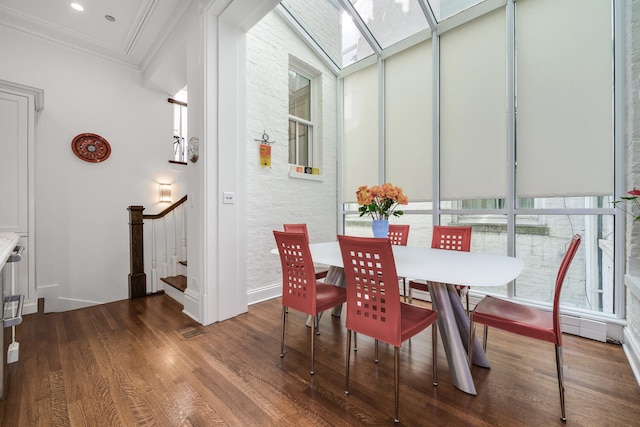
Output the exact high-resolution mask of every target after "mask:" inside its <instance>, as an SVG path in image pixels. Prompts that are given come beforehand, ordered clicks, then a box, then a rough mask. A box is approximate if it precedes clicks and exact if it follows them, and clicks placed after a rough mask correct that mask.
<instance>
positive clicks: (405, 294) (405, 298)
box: [402, 277, 407, 302]
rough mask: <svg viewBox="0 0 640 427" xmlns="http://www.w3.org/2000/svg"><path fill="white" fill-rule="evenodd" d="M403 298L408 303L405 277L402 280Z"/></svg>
mask: <svg viewBox="0 0 640 427" xmlns="http://www.w3.org/2000/svg"><path fill="white" fill-rule="evenodd" d="M402 296H403V297H404V302H407V279H406V278H405V277H403V278H402Z"/></svg>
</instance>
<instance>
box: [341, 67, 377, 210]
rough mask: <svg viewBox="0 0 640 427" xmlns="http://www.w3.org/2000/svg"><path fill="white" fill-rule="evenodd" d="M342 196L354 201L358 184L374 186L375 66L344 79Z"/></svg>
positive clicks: (348, 200)
mask: <svg viewBox="0 0 640 427" xmlns="http://www.w3.org/2000/svg"><path fill="white" fill-rule="evenodd" d="M342 152H343V172H344V174H343V181H342V182H343V187H342V188H343V198H344V201H345V202H355V201H356V191H357V190H358V187H360V186H361V185H368V186H372V185H378V184H380V182H379V179H378V67H377V65H374V66H371V67H367V68H365V69H363V70H360V71H358V72H356V73H354V74H351V75H349V76H347V77H345V78H344V137H343V151H342Z"/></svg>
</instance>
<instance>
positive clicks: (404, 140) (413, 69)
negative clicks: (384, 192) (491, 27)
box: [385, 40, 433, 202]
mask: <svg viewBox="0 0 640 427" xmlns="http://www.w3.org/2000/svg"><path fill="white" fill-rule="evenodd" d="M431 51H432V48H431V40H429V41H427V42H423V43H421V44H419V45H417V46H415V47H413V48H411V49H407V50H405V51H403V52H402V53H400V54H397V55H394V56H392V57H390V58H388V59H387V60H386V67H385V70H386V72H385V74H386V88H385V102H386V110H385V111H386V140H385V141H386V173H387V179H386V181H388V182H391V183H393V184H394V185H397V186H399V187H402V189H403V190H404V193H405V194H406V195H407V196H408V197H409V200H410V201H412V202H417V201H430V200H431V199H432V194H431V193H432V191H431V189H432V181H433V179H432V176H433V175H432V173H431V172H432V167H431V159H432V157H433V156H432V151H433V150H432V143H431V141H432V137H431V131H432V116H431V112H432V89H431V88H432V65H431V64H432V58H431Z"/></svg>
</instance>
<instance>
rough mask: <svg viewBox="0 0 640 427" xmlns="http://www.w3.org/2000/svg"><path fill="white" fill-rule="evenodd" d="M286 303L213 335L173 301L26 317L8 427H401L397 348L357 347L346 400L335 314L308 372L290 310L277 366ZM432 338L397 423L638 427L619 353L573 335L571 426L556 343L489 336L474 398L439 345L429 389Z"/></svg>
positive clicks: (414, 344) (568, 348)
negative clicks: (459, 385)
mask: <svg viewBox="0 0 640 427" xmlns="http://www.w3.org/2000/svg"><path fill="white" fill-rule="evenodd" d="M280 313H281V305H280V300H279V299H276V300H271V301H267V302H264V303H260V304H257V305H254V306H251V307H250V308H249V312H248V313H247V314H243V315H240V316H238V317H236V318H234V319H230V320H227V321H224V322H220V323H217V324H213V325H210V326H206V327H203V326H201V325H199V324H197V323H195V322H193V321H192V320H191V319H189V318H188V317H187V316H185V315H184V314H182V313H181V306H179V305H178V304H177V303H175V302H174V301H173V300H172V299H170V298H169V297H168V296H166V295H157V296H153V297H147V298H143V299H137V300H125V301H119V302H115V303H111V304H105V305H101V306H97V307H92V308H87V309H82V310H75V311H70V312H65V313H53V314H46V315H43V314H33V315H28V316H25V319H24V322H23V324H22V325H21V326H19V327H18V331H17V340H18V341H19V342H20V353H19V356H20V360H19V361H18V362H17V363H14V364H11V365H9V371H10V378H9V391H8V396H7V399H6V400H5V401H4V402H0V419H1V420H2V422H1V425H2V426H12V427H13V426H41V425H50V426H151V425H156V426H218V425H219V426H289V425H291V426H294V425H295V426H348V425H353V426H358V425H393V418H392V416H393V388H392V384H393V370H392V369H393V348H389V346H387V345H384V344H381V345H380V362H379V363H378V364H377V365H376V364H375V363H374V362H373V341H372V340H370V339H368V338H366V337H364V336H359V337H358V352H357V354H356V355H355V356H352V363H353V365H352V367H351V394H350V395H349V396H345V395H344V348H345V339H346V331H345V329H344V323H343V321H341V320H340V319H337V318H332V317H331V316H329V315H327V316H325V317H324V318H323V319H322V321H321V323H320V326H321V335H320V336H318V337H317V339H316V374H315V375H314V376H311V375H310V374H309V333H308V332H309V330H308V329H307V328H306V327H305V326H304V318H305V317H304V315H302V314H300V313H298V312H296V311H293V310H290V313H289V316H290V317H289V322H288V327H287V335H286V338H285V345H286V347H285V352H286V354H285V357H284V358H280V348H279V346H280ZM430 333H431V332H430V330H429V329H427V330H426V331H425V332H423V333H421V334H420V335H418V336H417V337H415V338H413V339H412V340H411V341H410V342H407V343H405V344H404V346H403V348H402V351H401V359H400V376H401V386H400V424H401V425H408V426H423V425H436V426H554V425H558V426H562V425H566V426H632V425H640V387H639V386H638V383H637V382H636V380H635V379H634V376H633V374H632V372H631V368H630V367H629V364H628V362H627V360H626V358H625V356H624V353H623V350H622V348H621V347H620V346H618V345H614V344H604V343H600V342H595V341H590V340H586V339H583V338H577V337H574V336H569V335H567V336H565V341H564V360H565V383H566V405H567V417H568V421H567V423H566V424H565V423H562V422H561V421H560V419H559V418H560V407H559V406H560V405H559V398H558V386H557V380H556V373H555V360H554V351H553V346H552V345H550V344H548V345H547V344H544V343H539V342H537V341H532V340H528V339H525V338H520V337H517V336H514V335H511V334H506V333H503V332H500V331H497V330H490V332H489V349H488V353H487V354H488V357H489V360H490V361H491V363H492V368H491V369H482V368H475V369H474V378H475V381H476V387H477V390H478V395H477V396H470V395H467V394H465V393H463V392H461V391H459V390H457V389H456V388H454V387H453V385H452V384H451V377H450V375H449V372H448V366H447V360H446V358H445V354H444V350H443V349H442V347H441V343H440V345H439V354H438V368H439V369H438V383H439V385H438V386H437V387H434V386H433V385H432V384H431V366H432V364H431V356H430V353H431V344H430V343H431V341H430Z"/></svg>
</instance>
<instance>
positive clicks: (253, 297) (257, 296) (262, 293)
mask: <svg viewBox="0 0 640 427" xmlns="http://www.w3.org/2000/svg"><path fill="white" fill-rule="evenodd" d="M279 296H282V283H275V284H273V285H269V286H263V287H262V288H257V289H251V290H249V291H248V292H247V300H248V304H249V305H253V304H257V303H259V302H263V301H268V300H270V299H274V298H278V297H279Z"/></svg>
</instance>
